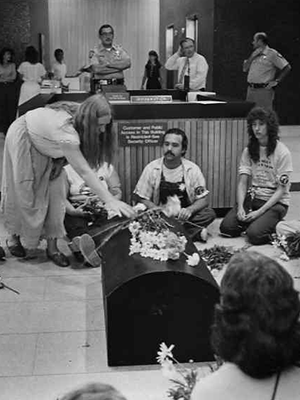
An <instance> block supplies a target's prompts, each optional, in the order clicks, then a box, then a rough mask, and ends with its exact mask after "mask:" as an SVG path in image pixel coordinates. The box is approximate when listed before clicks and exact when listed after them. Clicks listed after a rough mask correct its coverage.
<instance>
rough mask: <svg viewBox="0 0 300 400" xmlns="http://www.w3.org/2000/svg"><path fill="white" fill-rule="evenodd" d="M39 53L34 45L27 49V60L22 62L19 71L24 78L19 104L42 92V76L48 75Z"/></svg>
mask: <svg viewBox="0 0 300 400" xmlns="http://www.w3.org/2000/svg"><path fill="white" fill-rule="evenodd" d="M38 60H39V53H38V51H37V50H36V48H35V47H34V46H28V47H27V48H26V51H25V61H24V62H22V63H21V65H20V66H19V68H18V72H19V74H20V75H21V78H22V79H23V81H24V82H23V84H22V86H21V92H20V98H19V106H20V105H21V104H23V103H25V102H26V101H28V100H29V99H31V98H32V97H34V96H36V95H37V94H39V93H40V91H41V87H40V84H41V82H42V78H43V77H44V76H45V75H46V70H45V67H44V66H43V64H41V63H40V62H38Z"/></svg>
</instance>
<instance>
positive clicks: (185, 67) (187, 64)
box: [178, 58, 190, 83]
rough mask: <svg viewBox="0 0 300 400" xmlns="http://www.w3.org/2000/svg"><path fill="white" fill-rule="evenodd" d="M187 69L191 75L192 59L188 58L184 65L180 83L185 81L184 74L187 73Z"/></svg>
mask: <svg viewBox="0 0 300 400" xmlns="http://www.w3.org/2000/svg"><path fill="white" fill-rule="evenodd" d="M186 70H187V71H188V75H190V60H189V59H188V58H186V60H185V63H184V66H183V68H182V71H181V73H180V78H179V81H178V83H183V80H184V75H185V73H186Z"/></svg>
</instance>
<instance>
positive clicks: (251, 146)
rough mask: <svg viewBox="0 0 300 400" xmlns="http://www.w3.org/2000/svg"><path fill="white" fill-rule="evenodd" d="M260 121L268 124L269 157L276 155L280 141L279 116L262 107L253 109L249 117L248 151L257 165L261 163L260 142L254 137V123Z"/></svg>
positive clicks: (267, 151) (267, 152)
mask: <svg viewBox="0 0 300 400" xmlns="http://www.w3.org/2000/svg"><path fill="white" fill-rule="evenodd" d="M256 120H259V121H261V122H264V123H266V124H267V132H268V144H267V148H266V154H267V156H268V157H269V156H270V155H271V154H273V153H274V151H275V148H276V146H277V141H278V140H279V134H278V133H279V124H278V119H277V115H276V114H275V112H274V111H270V110H265V109H263V108H261V107H255V108H253V109H252V110H251V111H250V112H249V114H248V116H247V128H248V135H249V141H248V150H249V155H250V158H251V160H252V161H254V162H255V163H257V162H258V161H259V148H260V146H259V142H258V140H257V138H256V137H255V135H254V132H253V129H252V124H253V122H254V121H256Z"/></svg>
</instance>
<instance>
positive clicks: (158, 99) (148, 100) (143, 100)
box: [130, 95, 173, 104]
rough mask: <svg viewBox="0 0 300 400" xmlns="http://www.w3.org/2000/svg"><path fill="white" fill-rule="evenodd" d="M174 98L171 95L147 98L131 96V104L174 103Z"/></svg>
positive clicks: (148, 96) (149, 96)
mask: <svg viewBox="0 0 300 400" xmlns="http://www.w3.org/2000/svg"><path fill="white" fill-rule="evenodd" d="M172 101H173V100H172V96H170V95H152V96H151V95H147V96H131V97H130V102H131V103H146V104H149V103H150V104H151V103H172Z"/></svg>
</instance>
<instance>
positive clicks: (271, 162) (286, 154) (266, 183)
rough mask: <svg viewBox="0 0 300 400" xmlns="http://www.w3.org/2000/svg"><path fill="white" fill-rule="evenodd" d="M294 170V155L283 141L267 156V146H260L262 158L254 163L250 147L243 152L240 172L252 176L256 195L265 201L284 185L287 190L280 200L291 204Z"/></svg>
mask: <svg viewBox="0 0 300 400" xmlns="http://www.w3.org/2000/svg"><path fill="white" fill-rule="evenodd" d="M292 171H293V166H292V157H291V153H290V151H289V150H288V148H287V147H286V146H285V145H284V144H283V143H281V142H277V146H276V148H275V151H274V153H273V154H271V155H270V156H269V157H267V156H266V147H263V146H260V159H259V161H258V162H257V163H254V162H253V161H252V160H251V158H250V156H249V151H248V147H246V148H245V149H244V151H243V153H242V157H241V162H240V167H239V174H240V175H241V174H246V175H249V176H251V177H252V187H253V189H254V192H255V197H256V198H258V199H261V200H264V201H267V200H269V198H270V197H272V195H273V194H274V193H275V191H276V189H277V187H278V186H279V185H282V186H284V187H285V192H284V195H283V197H282V199H281V200H280V201H279V202H280V203H282V204H285V205H289V200H290V193H289V189H290V174H291V172H292Z"/></svg>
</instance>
